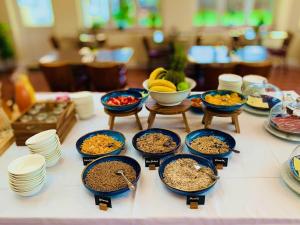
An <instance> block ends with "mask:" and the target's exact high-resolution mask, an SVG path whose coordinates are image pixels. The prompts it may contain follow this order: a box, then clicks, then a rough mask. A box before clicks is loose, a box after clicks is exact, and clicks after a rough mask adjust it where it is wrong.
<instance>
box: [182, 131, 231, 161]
mask: <svg viewBox="0 0 300 225" xmlns="http://www.w3.org/2000/svg"><path fill="white" fill-rule="evenodd" d="M207 136H214V137H215V138H218V139H219V140H221V141H223V142H225V143H226V144H227V145H228V146H229V148H230V149H234V148H235V145H236V142H235V140H234V138H233V137H232V136H231V135H229V134H227V133H224V132H222V131H219V130H213V129H200V130H195V131H192V132H191V133H189V134H188V135H187V136H186V138H185V144H186V146H187V147H188V149H189V151H190V152H191V153H192V154H195V155H199V156H202V157H206V158H213V157H222V158H223V157H226V156H228V155H230V154H231V153H232V151H228V152H225V153H221V154H204V153H201V152H198V151H196V150H195V149H193V148H192V147H191V145H190V143H191V142H192V141H193V140H194V139H196V138H199V137H207Z"/></svg>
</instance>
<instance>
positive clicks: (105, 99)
mask: <svg viewBox="0 0 300 225" xmlns="http://www.w3.org/2000/svg"><path fill="white" fill-rule="evenodd" d="M142 99H143V96H142V94H141V93H139V92H138V91H131V90H124V91H112V92H109V93H107V94H105V95H103V96H102V98H101V103H102V105H103V106H104V108H106V109H108V110H110V111H114V112H128V111H132V110H134V109H136V108H137V107H139V106H140V105H141V103H142Z"/></svg>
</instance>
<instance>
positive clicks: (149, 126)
mask: <svg viewBox="0 0 300 225" xmlns="http://www.w3.org/2000/svg"><path fill="white" fill-rule="evenodd" d="M155 116H156V113H152V112H151V113H150V114H149V118H148V129H150V128H151V127H152V125H153V123H154V120H155Z"/></svg>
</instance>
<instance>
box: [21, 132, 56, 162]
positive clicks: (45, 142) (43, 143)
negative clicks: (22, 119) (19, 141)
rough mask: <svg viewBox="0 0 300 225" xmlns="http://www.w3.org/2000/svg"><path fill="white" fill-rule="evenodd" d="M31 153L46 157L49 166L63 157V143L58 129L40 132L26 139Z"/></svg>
mask: <svg viewBox="0 0 300 225" xmlns="http://www.w3.org/2000/svg"><path fill="white" fill-rule="evenodd" d="M25 144H26V145H27V146H28V148H29V150H30V152H31V153H33V154H35V153H37V154H40V155H42V156H44V157H45V160H46V165H47V167H51V166H54V165H55V164H56V163H58V161H59V160H60V159H61V157H62V153H61V144H60V141H59V137H58V136H57V134H56V130H54V129H51V130H46V131H43V132H40V133H38V134H36V135H34V136H32V137H30V138H29V139H27V140H26V142H25Z"/></svg>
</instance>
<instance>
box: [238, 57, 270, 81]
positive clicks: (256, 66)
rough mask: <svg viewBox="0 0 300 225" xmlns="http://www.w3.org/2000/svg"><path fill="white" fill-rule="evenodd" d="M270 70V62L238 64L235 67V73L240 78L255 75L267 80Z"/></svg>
mask: <svg viewBox="0 0 300 225" xmlns="http://www.w3.org/2000/svg"><path fill="white" fill-rule="evenodd" d="M271 69H272V62H271V61H269V60H267V61H264V62H257V63H246V62H243V63H240V64H238V65H237V66H236V70H235V73H236V74H237V75H240V76H246V75H248V74H256V75H260V76H263V77H266V78H268V77H269V75H270V72H271Z"/></svg>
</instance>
